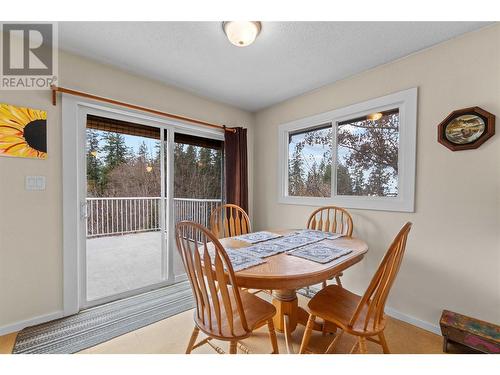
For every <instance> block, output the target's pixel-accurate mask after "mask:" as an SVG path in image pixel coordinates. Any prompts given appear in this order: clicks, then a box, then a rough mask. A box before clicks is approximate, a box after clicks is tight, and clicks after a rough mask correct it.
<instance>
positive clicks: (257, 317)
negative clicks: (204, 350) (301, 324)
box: [176, 221, 278, 354]
mask: <svg viewBox="0 0 500 375" xmlns="http://www.w3.org/2000/svg"><path fill="white" fill-rule="evenodd" d="M194 239H195V240H194ZM176 241H177V249H178V251H179V253H180V255H181V258H182V262H183V263H184V267H185V269H186V273H187V275H188V278H189V281H190V283H191V288H192V290H193V295H194V297H195V300H196V310H195V313H194V324H195V327H194V329H193V333H192V335H191V339H190V340H189V344H188V346H187V349H186V354H189V353H191V351H192V350H193V349H195V348H197V347H199V346H201V345H204V344H209V345H210V346H211V347H212V348H214V349H215V350H216V351H217V352H219V353H224V351H223V350H222V349H221V348H220V347H218V346H216V345H214V344H213V343H212V342H211V340H212V339H218V340H223V341H229V342H230V345H229V353H231V354H236V351H237V345H238V341H240V340H242V339H245V338H247V337H249V336H250V335H251V333H252V332H253V331H254V330H255V329H257V328H260V327H262V326H263V325H265V324H267V326H268V329H269V338H270V340H271V345H272V348H273V353H278V343H277V341H276V332H275V330H274V324H273V317H274V315H275V314H276V308H275V307H274V306H273V305H272V304H271V303H269V302H267V301H264V300H263V299H261V298H259V297H257V296H255V295H253V294H251V293H249V292H247V291H244V290H240V288H239V287H238V284H237V282H236V277H235V275H234V271H233V267H232V265H231V261H230V259H229V257H228V256H227V253H226V251H225V250H224V248H223V247H222V245H221V244H220V242H219V241H218V239H217V238H216V237H215V236H214V235H213V234H212V233H211V232H210V231H209V230H208V229H206V228H205V227H203V226H202V225H200V224H197V223H194V222H190V221H181V222H179V223H178V224H177V225H176ZM200 330H201V331H202V332H203V333H205V334H206V335H207V338H205V339H203V340H201V341H200V342H198V343H196V339H197V337H198V334H199V332H200Z"/></svg>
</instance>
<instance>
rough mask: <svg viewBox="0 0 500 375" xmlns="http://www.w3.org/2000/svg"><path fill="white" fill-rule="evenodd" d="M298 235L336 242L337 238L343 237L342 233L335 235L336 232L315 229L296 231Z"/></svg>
mask: <svg viewBox="0 0 500 375" xmlns="http://www.w3.org/2000/svg"><path fill="white" fill-rule="evenodd" d="M296 233H297V234H300V235H303V236H308V237H312V238H320V239H328V240H335V239H337V238H340V237H343V236H344V235H343V234H342V233H334V232H324V231H322V230H315V229H301V230H298V231H296Z"/></svg>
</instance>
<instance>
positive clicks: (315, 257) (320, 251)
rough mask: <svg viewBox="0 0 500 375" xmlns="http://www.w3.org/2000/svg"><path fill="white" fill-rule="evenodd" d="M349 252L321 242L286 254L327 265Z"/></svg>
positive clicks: (349, 251)
mask: <svg viewBox="0 0 500 375" xmlns="http://www.w3.org/2000/svg"><path fill="white" fill-rule="evenodd" d="M351 252H352V250H349V249H342V248H338V247H335V246H334V245H332V244H329V243H328V242H326V241H321V242H320V243H315V244H312V245H308V246H304V247H301V248H299V249H297V250H294V251H290V252H288V255H293V256H296V257H299V258H304V259H308V260H312V261H313V262H317V263H328V262H331V261H332V260H335V259H338V258H340V257H343V256H345V255H347V254H349V253H351Z"/></svg>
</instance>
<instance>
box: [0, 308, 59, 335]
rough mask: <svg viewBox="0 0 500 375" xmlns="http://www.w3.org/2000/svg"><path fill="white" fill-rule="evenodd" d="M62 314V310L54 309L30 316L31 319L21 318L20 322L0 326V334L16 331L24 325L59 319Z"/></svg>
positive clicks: (28, 325) (29, 325)
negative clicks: (46, 312) (48, 312)
mask: <svg viewBox="0 0 500 375" xmlns="http://www.w3.org/2000/svg"><path fill="white" fill-rule="evenodd" d="M63 316H64V313H63V312H62V311H55V312H53V313H50V314H46V315H40V316H36V317H34V318H31V319H27V320H22V321H20V322H16V323H14V324H10V325H7V326H3V327H0V336H2V335H7V334H9V333H12V332H18V331H20V330H22V329H23V328H26V327H31V326H34V325H37V324H41V323H45V322H50V321H51V320H54V319H59V318H62V317H63Z"/></svg>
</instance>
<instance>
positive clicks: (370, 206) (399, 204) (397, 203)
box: [278, 196, 415, 212]
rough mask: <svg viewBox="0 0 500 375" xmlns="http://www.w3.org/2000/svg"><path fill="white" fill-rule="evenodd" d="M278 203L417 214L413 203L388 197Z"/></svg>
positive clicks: (283, 200)
mask: <svg viewBox="0 0 500 375" xmlns="http://www.w3.org/2000/svg"><path fill="white" fill-rule="evenodd" d="M278 203H280V204H289V205H299V206H314V207H319V206H339V207H343V208H353V209H359V210H376V211H394V212H415V208H414V205H413V202H411V203H409V202H405V201H404V200H403V199H402V198H386V197H348V196H337V197H333V198H330V197H325V198H322V197H291V196H280V197H279V198H278Z"/></svg>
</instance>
